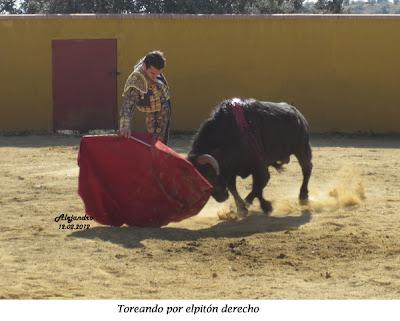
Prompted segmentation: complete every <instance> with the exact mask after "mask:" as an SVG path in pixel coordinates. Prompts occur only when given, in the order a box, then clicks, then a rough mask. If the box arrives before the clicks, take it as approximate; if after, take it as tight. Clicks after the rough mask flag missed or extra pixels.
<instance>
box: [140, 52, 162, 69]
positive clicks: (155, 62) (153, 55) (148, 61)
mask: <svg viewBox="0 0 400 321" xmlns="http://www.w3.org/2000/svg"><path fill="white" fill-rule="evenodd" d="M143 62H144V63H145V65H146V67H147V68H148V67H149V66H153V67H154V68H157V69H158V70H160V69H163V68H164V66H165V62H166V59H165V57H164V54H163V53H162V52H161V51H158V50H156V51H151V52H149V53H148V54H147V55H146V56H145V58H144V61H143Z"/></svg>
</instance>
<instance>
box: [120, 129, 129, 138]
mask: <svg viewBox="0 0 400 321" xmlns="http://www.w3.org/2000/svg"><path fill="white" fill-rule="evenodd" d="M119 135H120V136H123V137H125V138H128V137H129V136H131V129H130V128H121V129H120V130H119Z"/></svg>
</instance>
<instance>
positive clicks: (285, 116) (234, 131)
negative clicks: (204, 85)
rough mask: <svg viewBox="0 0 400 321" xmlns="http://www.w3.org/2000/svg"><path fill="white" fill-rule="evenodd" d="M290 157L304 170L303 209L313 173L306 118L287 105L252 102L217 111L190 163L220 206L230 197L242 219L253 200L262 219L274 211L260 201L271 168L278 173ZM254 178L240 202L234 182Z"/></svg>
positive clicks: (202, 131)
mask: <svg viewBox="0 0 400 321" xmlns="http://www.w3.org/2000/svg"><path fill="white" fill-rule="evenodd" d="M291 155H294V156H295V157H296V158H297V160H298V162H299V164H300V167H301V169H302V173H303V182H302V185H301V188H300V193H299V200H300V202H301V203H303V204H304V203H307V200H308V182H309V179H310V176H311V172H312V166H313V165H312V161H311V159H312V151H311V145H310V142H309V126H308V123H307V121H306V119H305V117H304V116H303V115H302V114H301V113H300V111H298V110H297V109H296V108H295V107H294V106H291V105H289V104H287V103H274V102H266V101H258V100H255V99H238V98H233V99H228V100H224V101H223V102H221V103H220V104H219V105H217V106H216V108H215V109H214V111H213V113H212V114H211V116H210V118H209V119H207V120H206V121H204V122H203V124H202V125H201V126H200V128H199V130H198V131H197V133H196V134H195V136H194V138H193V141H192V146H191V150H190V152H189V153H188V160H189V161H190V162H191V163H192V164H193V165H194V166H195V167H196V168H197V170H198V171H199V172H200V173H201V174H202V175H203V176H204V177H205V178H206V179H207V180H208V181H209V182H210V183H211V184H212V186H213V190H212V196H213V198H214V199H215V200H216V201H217V202H224V201H226V200H227V199H228V197H229V193H228V190H229V192H230V193H231V194H232V196H233V198H234V200H235V204H236V207H237V211H238V213H240V214H242V215H246V214H247V213H248V210H247V207H248V206H249V205H250V204H252V203H253V201H254V199H255V198H258V200H259V201H260V207H261V209H262V210H263V212H265V213H269V212H271V211H272V205H271V202H270V201H267V200H265V199H264V197H263V190H264V188H265V186H266V185H267V183H268V181H269V179H270V174H269V167H274V168H276V169H277V170H279V171H280V170H281V169H282V168H283V167H282V166H283V165H284V164H287V163H289V161H290V156H291ZM249 175H252V178H253V184H252V190H251V192H250V193H249V194H248V195H247V196H246V197H245V199H244V200H243V199H242V198H241V197H240V195H239V194H238V191H237V189H236V177H237V176H240V177H242V178H246V177H248V176H249Z"/></svg>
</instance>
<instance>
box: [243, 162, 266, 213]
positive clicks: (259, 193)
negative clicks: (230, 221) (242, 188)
mask: <svg viewBox="0 0 400 321" xmlns="http://www.w3.org/2000/svg"><path fill="white" fill-rule="evenodd" d="M269 178H270V175H269V172H268V169H267V168H265V167H263V166H259V167H258V168H256V171H254V173H253V189H252V190H251V192H250V193H249V195H247V196H246V198H245V201H246V202H247V203H248V204H252V203H253V200H254V199H255V198H256V197H257V198H258V199H259V201H260V207H261V209H262V210H263V212H264V213H267V214H268V213H270V212H272V205H271V202H269V201H267V200H265V199H264V197H263V189H264V187H265V186H267V184H268V181H269Z"/></svg>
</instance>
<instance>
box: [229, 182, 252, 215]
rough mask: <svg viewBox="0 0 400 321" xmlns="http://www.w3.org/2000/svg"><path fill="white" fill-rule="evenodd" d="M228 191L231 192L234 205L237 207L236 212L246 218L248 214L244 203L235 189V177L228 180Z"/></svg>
mask: <svg viewBox="0 0 400 321" xmlns="http://www.w3.org/2000/svg"><path fill="white" fill-rule="evenodd" d="M228 189H229V191H230V192H231V194H232V196H233V198H234V199H235V204H236V207H237V212H238V213H239V214H240V215H243V216H246V215H247V213H248V210H247V208H246V203H245V202H244V201H243V200H242V198H241V197H240V195H239V193H238V191H237V189H236V176H234V177H231V178H230V179H229V180H228Z"/></svg>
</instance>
